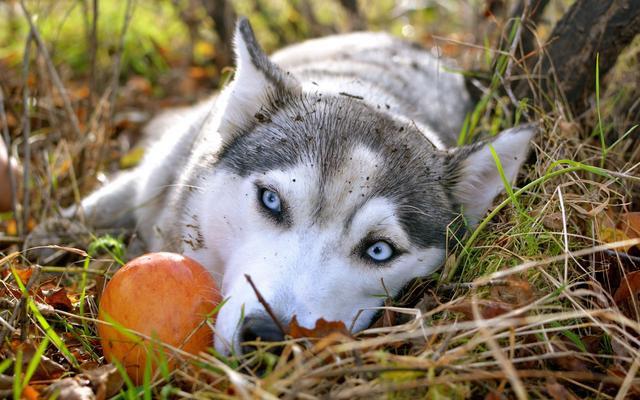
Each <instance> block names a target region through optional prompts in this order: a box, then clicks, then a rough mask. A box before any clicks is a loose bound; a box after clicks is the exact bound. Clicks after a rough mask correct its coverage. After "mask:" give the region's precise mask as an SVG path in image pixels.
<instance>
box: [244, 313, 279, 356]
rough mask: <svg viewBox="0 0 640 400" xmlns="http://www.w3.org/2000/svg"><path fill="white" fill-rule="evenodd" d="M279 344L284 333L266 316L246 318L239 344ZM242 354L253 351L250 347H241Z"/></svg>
mask: <svg viewBox="0 0 640 400" xmlns="http://www.w3.org/2000/svg"><path fill="white" fill-rule="evenodd" d="M258 339H260V340H262V341H263V342H281V341H282V340H284V332H282V330H281V329H280V327H278V325H276V323H275V322H274V321H273V320H272V319H271V318H269V317H268V316H247V317H246V318H245V319H244V322H243V324H242V328H241V330H240V342H241V343H246V342H255V341H256V340H258ZM242 349H243V352H244V353H247V352H248V351H252V350H255V348H254V347H253V346H251V345H246V344H245V345H243V347H242Z"/></svg>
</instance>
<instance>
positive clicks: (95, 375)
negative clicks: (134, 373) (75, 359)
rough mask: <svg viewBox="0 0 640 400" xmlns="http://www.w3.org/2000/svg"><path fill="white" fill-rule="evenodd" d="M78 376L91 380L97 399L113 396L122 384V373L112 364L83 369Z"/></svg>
mask: <svg viewBox="0 0 640 400" xmlns="http://www.w3.org/2000/svg"><path fill="white" fill-rule="evenodd" d="M79 377H84V378H87V379H88V380H89V381H90V382H91V386H92V387H93V391H94V392H95V393H96V398H97V399H99V400H101V399H108V398H111V397H113V396H115V395H116V394H117V393H118V392H119V391H120V389H121V388H122V385H124V379H123V378H122V375H121V374H120V372H118V369H117V368H116V367H115V366H114V365H113V364H107V365H103V366H101V367H98V368H94V369H91V370H87V371H84V372H82V374H80V375H79Z"/></svg>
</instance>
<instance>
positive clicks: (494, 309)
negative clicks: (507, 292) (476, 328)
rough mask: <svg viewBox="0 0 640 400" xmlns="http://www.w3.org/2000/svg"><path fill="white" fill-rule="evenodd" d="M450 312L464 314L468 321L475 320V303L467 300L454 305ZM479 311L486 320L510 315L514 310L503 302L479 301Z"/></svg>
mask: <svg viewBox="0 0 640 400" xmlns="http://www.w3.org/2000/svg"><path fill="white" fill-rule="evenodd" d="M449 310H450V311H455V312H459V313H462V314H464V316H465V318H466V319H467V320H473V319H474V316H473V303H472V302H471V300H466V301H463V302H461V303H458V304H454V305H452V306H451V307H449ZM478 310H479V311H480V315H481V316H482V318H484V319H491V318H495V317H498V316H500V315H502V314H505V313H508V312H509V311H511V310H513V306H512V305H511V304H508V303H504V302H501V301H491V300H480V301H478Z"/></svg>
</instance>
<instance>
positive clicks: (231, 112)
mask: <svg viewBox="0 0 640 400" xmlns="http://www.w3.org/2000/svg"><path fill="white" fill-rule="evenodd" d="M234 47H235V56H236V71H235V74H234V79H233V81H232V82H231V83H230V84H229V86H227V87H226V88H225V90H224V91H223V92H222V93H221V95H220V97H219V99H218V102H217V104H218V106H219V108H218V110H217V112H218V113H219V115H220V117H221V121H220V122H221V124H220V133H221V134H222V136H223V139H228V136H232V135H233V133H234V132H237V131H238V130H239V129H241V128H242V127H243V126H246V125H247V123H249V122H250V121H251V120H252V119H256V118H260V116H257V114H258V112H259V111H260V110H261V108H263V107H264V106H265V105H266V104H265V103H266V102H267V101H268V100H269V99H270V98H273V97H276V96H278V95H281V94H282V93H285V92H287V91H298V90H299V87H300V85H299V83H298V81H297V80H296V79H295V78H294V77H293V76H291V75H290V74H289V73H288V72H286V71H283V70H282V69H280V68H279V67H278V66H277V65H275V64H274V63H273V62H271V60H269V57H267V55H266V54H265V53H264V51H263V50H262V49H261V48H260V45H259V44H258V41H257V40H256V37H255V35H254V33H253V29H251V24H249V20H248V19H247V18H245V17H242V18H240V19H239V20H238V23H237V25H236V31H235V36H234Z"/></svg>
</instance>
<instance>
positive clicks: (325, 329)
mask: <svg viewBox="0 0 640 400" xmlns="http://www.w3.org/2000/svg"><path fill="white" fill-rule="evenodd" d="M333 332H339V333H342V334H344V335H346V336H350V335H349V331H348V330H347V327H346V326H345V325H344V322H342V321H327V320H325V319H324V318H320V319H319V320H317V321H316V326H315V327H314V328H313V329H309V328H304V327H302V326H300V325H299V324H298V319H297V318H296V316H295V315H294V316H293V318H292V319H291V322H289V335H290V336H291V337H292V338H294V339H299V338H305V337H306V338H321V337H325V336H328V335H329V334H331V333H333Z"/></svg>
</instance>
